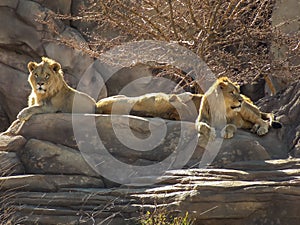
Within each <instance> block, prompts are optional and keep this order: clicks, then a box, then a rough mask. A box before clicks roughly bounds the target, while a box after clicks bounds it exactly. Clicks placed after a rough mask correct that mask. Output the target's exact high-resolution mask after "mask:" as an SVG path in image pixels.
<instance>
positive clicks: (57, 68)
mask: <svg viewBox="0 0 300 225" xmlns="http://www.w3.org/2000/svg"><path fill="white" fill-rule="evenodd" d="M51 69H52V70H53V71H54V72H56V73H57V72H58V71H59V70H60V69H61V65H60V64H59V63H58V62H55V63H53V64H51Z"/></svg>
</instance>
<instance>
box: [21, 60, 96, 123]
mask: <svg viewBox="0 0 300 225" xmlns="http://www.w3.org/2000/svg"><path fill="white" fill-rule="evenodd" d="M27 67H28V70H29V76H28V82H29V84H30V86H31V88H32V90H31V94H30V95H29V98H28V107H26V108H24V109H23V110H21V111H20V112H19V114H18V115H17V118H18V119H19V120H21V121H26V120H28V119H29V118H30V117H31V116H32V115H34V114H40V113H56V112H62V113H71V112H73V113H94V112H95V107H96V102H95V100H94V99H92V98H91V97H90V96H89V95H87V94H85V93H82V92H79V91H77V90H75V89H73V88H71V87H70V86H68V84H67V83H66V82H65V80H64V77H63V71H62V69H61V65H60V64H59V63H58V62H56V61H54V60H53V59H49V58H46V57H42V61H41V62H40V63H37V62H29V63H28V66H27ZM75 96H76V98H75Z"/></svg>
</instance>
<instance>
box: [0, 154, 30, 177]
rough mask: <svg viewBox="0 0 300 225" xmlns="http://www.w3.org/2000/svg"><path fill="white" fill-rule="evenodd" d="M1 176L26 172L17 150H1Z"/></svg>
mask: <svg viewBox="0 0 300 225" xmlns="http://www.w3.org/2000/svg"><path fill="white" fill-rule="evenodd" d="M0 171H1V176H9V175H15V174H24V172H25V170H24V167H23V164H22V163H21V162H20V159H19V157H18V156H17V154H16V153H15V152H3V151H0Z"/></svg>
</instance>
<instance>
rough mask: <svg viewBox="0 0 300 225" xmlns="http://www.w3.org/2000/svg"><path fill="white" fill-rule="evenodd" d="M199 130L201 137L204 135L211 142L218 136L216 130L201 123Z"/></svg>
mask: <svg viewBox="0 0 300 225" xmlns="http://www.w3.org/2000/svg"><path fill="white" fill-rule="evenodd" d="M197 130H198V132H199V134H200V135H203V136H204V137H205V138H206V139H207V140H209V141H214V140H215V139H216V136H217V135H216V130H215V128H213V127H211V126H209V125H208V124H207V123H203V122H200V123H199V124H198V127H197Z"/></svg>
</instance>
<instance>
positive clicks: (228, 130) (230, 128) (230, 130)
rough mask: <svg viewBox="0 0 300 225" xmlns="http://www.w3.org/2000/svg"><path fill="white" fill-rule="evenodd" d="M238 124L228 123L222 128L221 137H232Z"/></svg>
mask: <svg viewBox="0 0 300 225" xmlns="http://www.w3.org/2000/svg"><path fill="white" fill-rule="evenodd" d="M236 129H237V128H236V126H235V125H233V124H228V125H226V126H225V127H224V128H223V129H222V130H221V137H222V138H226V139H228V138H232V137H233V135H234V133H235V132H236Z"/></svg>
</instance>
